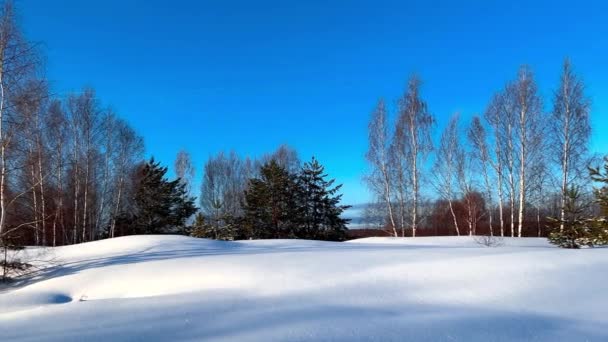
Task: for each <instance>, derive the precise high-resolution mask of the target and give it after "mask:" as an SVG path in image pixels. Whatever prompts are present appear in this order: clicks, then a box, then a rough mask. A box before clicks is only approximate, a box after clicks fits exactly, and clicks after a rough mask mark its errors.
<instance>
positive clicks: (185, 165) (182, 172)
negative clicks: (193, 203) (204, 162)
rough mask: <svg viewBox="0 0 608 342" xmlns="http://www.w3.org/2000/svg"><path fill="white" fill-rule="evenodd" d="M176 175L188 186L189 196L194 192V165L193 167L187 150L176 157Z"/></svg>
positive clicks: (178, 153)
mask: <svg viewBox="0 0 608 342" xmlns="http://www.w3.org/2000/svg"><path fill="white" fill-rule="evenodd" d="M174 168H175V175H176V176H177V177H178V178H179V179H181V181H182V182H183V183H184V184H186V190H187V191H188V194H190V193H191V192H192V182H193V181H194V175H195V170H194V165H192V157H191V156H190V153H189V152H188V151H186V150H180V151H179V152H177V156H176V157H175V164H174Z"/></svg>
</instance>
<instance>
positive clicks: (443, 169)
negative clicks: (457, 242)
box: [432, 114, 463, 236]
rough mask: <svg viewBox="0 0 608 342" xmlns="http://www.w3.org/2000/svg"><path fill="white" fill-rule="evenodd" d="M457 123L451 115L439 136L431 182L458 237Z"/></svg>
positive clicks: (458, 151)
mask: <svg viewBox="0 0 608 342" xmlns="http://www.w3.org/2000/svg"><path fill="white" fill-rule="evenodd" d="M458 121H459V115H458V114H455V115H453V116H452V118H451V119H450V122H449V123H448V125H447V127H446V128H445V130H444V131H443V133H442V134H441V140H440V141H439V147H438V149H437V153H436V159H435V164H434V166H433V172H432V173H433V175H434V176H435V179H434V182H433V184H434V185H435V189H436V190H437V192H438V193H439V196H440V197H441V198H443V199H444V200H445V201H447V203H448V208H449V210H450V215H451V216H452V220H453V223H454V228H455V229H456V235H458V236H460V227H459V226H458V219H457V217H456V212H455V210H454V199H455V198H457V197H458V193H459V191H458V188H459V187H458V175H459V174H458V172H459V164H460V163H461V162H462V161H461V159H462V153H463V152H462V146H461V144H460V139H459V136H458Z"/></svg>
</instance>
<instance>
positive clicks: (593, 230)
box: [549, 157, 608, 248]
mask: <svg viewBox="0 0 608 342" xmlns="http://www.w3.org/2000/svg"><path fill="white" fill-rule="evenodd" d="M589 171H590V174H591V178H592V179H593V180H594V181H596V182H599V183H602V184H603V186H602V187H600V188H598V189H595V198H596V203H597V204H598V205H599V207H600V210H601V214H600V216H599V217H590V216H588V215H585V213H586V212H587V209H588V208H589V207H590V205H591V204H590V203H584V202H583V201H581V196H580V194H579V191H578V190H576V189H571V190H569V191H568V201H567V202H566V208H565V211H566V218H565V220H564V221H563V224H564V228H563V229H560V224H561V223H562V221H560V220H558V219H552V221H553V222H554V223H555V224H554V227H553V231H552V232H551V233H550V234H549V241H550V242H551V243H553V244H555V245H558V246H560V247H564V248H579V247H580V246H584V245H587V246H598V245H607V244H608V221H607V220H606V217H607V216H608V157H606V158H604V166H603V168H602V169H600V168H599V167H597V168H590V169H589Z"/></svg>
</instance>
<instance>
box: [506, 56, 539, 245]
mask: <svg viewBox="0 0 608 342" xmlns="http://www.w3.org/2000/svg"><path fill="white" fill-rule="evenodd" d="M506 95H507V96H508V97H509V101H510V102H511V104H512V107H511V109H512V110H513V111H514V113H513V117H515V118H516V127H515V136H516V138H517V140H516V142H517V144H518V145H519V146H518V149H517V150H518V151H517V154H518V155H517V157H514V158H513V159H516V160H517V161H518V163H519V174H518V180H519V188H518V194H519V208H518V223H517V236H518V237H521V234H522V229H523V226H524V212H525V206H526V195H527V192H528V189H527V181H528V178H529V177H528V174H527V172H528V170H529V169H530V168H531V167H532V165H533V161H534V158H535V157H536V155H535V154H538V153H541V151H540V149H541V148H540V147H541V146H542V138H543V131H542V119H543V112H542V100H541V98H540V96H539V95H538V89H537V86H536V82H535V81H534V76H533V74H532V72H531V70H530V69H528V68H527V67H522V68H520V70H519V73H518V78H517V80H516V81H515V82H514V83H512V84H510V85H509V86H507V90H506Z"/></svg>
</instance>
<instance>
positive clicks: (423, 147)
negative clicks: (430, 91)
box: [394, 77, 435, 237]
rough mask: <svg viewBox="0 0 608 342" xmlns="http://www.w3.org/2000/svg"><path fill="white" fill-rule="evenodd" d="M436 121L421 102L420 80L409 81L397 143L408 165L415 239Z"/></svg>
mask: <svg viewBox="0 0 608 342" xmlns="http://www.w3.org/2000/svg"><path fill="white" fill-rule="evenodd" d="M434 123H435V119H434V117H433V115H432V114H430V113H429V111H428V109H427V105H426V103H425V102H424V101H423V100H422V99H421V98H420V80H419V79H418V78H416V77H412V78H410V80H409V82H408V85H407V89H406V91H405V93H404V94H403V97H402V98H401V99H400V101H399V119H398V121H397V127H396V131H395V136H394V139H395V140H396V142H397V144H398V145H397V146H399V149H398V154H397V156H398V158H402V159H403V160H405V162H406V163H407V164H408V165H409V169H410V172H409V174H408V177H407V179H408V181H409V183H410V184H411V186H412V201H411V203H412V204H411V225H410V226H411V229H412V236H413V237H415V236H416V229H417V228H418V223H419V219H420V218H419V216H418V214H419V210H418V209H419V205H420V184H421V182H422V180H421V177H422V175H423V173H422V169H423V165H424V161H425V160H426V158H427V156H428V155H429V153H430V152H431V151H432V149H433V145H432V141H431V129H432V127H433V126H434Z"/></svg>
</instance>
